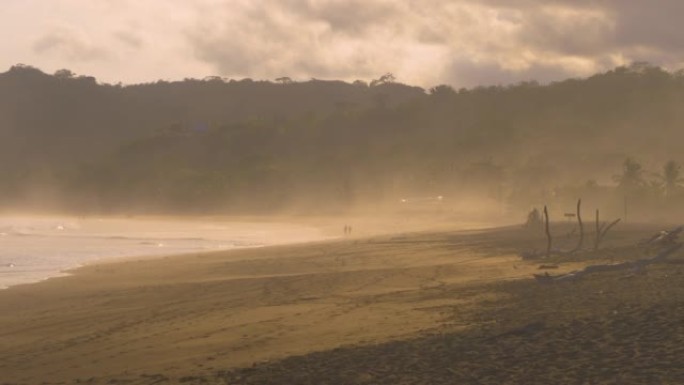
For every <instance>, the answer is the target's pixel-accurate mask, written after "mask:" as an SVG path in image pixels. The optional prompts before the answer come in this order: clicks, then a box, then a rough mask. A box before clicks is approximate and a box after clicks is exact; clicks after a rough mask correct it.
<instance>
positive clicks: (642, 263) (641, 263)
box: [534, 243, 682, 283]
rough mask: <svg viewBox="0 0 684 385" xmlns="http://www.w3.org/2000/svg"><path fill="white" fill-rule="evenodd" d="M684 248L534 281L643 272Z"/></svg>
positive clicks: (567, 279) (545, 275) (568, 279)
mask: <svg viewBox="0 0 684 385" xmlns="http://www.w3.org/2000/svg"><path fill="white" fill-rule="evenodd" d="M681 247H682V244H680V243H678V244H675V245H672V246H670V247H668V248H667V249H665V250H663V251H661V252H660V253H658V254H657V255H656V256H654V257H652V258H646V259H639V260H636V261H629V262H622V263H613V264H607V265H590V266H587V267H585V268H584V269H582V270H575V271H571V272H569V273H566V274H560V275H549V273H544V274H534V279H536V280H537V281H538V282H540V283H557V282H565V281H575V280H578V279H580V278H582V277H584V276H585V275H588V274H592V273H601V272H606V271H619V270H630V269H631V270H641V269H643V268H644V267H646V266H648V265H650V264H653V263H657V262H661V261H663V260H664V259H665V258H667V257H668V256H669V255H670V254H672V253H674V252H675V251H677V250H679V249H680V248H681Z"/></svg>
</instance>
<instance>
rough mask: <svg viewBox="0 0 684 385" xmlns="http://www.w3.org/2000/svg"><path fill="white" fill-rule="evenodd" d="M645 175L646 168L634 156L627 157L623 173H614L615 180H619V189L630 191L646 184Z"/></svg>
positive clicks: (623, 165) (623, 164)
mask: <svg viewBox="0 0 684 385" xmlns="http://www.w3.org/2000/svg"><path fill="white" fill-rule="evenodd" d="M643 175H644V170H643V167H642V166H641V163H639V162H637V161H636V160H634V159H632V158H627V159H625V161H624V163H622V174H620V175H614V176H613V180H615V181H616V182H617V184H618V188H619V189H621V190H623V191H626V192H629V191H634V190H636V189H638V188H640V187H642V186H643V185H644V176H643Z"/></svg>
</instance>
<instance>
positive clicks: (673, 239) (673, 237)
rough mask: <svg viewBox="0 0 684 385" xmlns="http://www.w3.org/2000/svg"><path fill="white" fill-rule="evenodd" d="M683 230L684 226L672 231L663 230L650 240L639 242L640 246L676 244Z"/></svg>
mask: <svg viewBox="0 0 684 385" xmlns="http://www.w3.org/2000/svg"><path fill="white" fill-rule="evenodd" d="M683 230H684V226H679V227H675V228H674V229H672V230H663V231H661V232H659V233H657V234H655V235H653V236H652V237H651V238H649V239H647V240H645V241H644V242H641V245H642V246H653V245H657V246H667V245H672V244H675V243H677V241H678V238H679V234H680V233H681V232H682V231H683Z"/></svg>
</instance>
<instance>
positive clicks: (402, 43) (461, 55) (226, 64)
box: [187, 0, 684, 86]
mask: <svg viewBox="0 0 684 385" xmlns="http://www.w3.org/2000/svg"><path fill="white" fill-rule="evenodd" d="M683 11H684V3H681V2H679V1H675V0H663V1H661V2H659V3H658V5H654V4H653V3H649V2H643V1H639V0H624V1H618V0H613V1H605V2H593V1H588V0H579V1H570V0H559V1H554V2H549V1H541V0H510V1H508V0H507V1H503V0H457V1H453V0H424V1H417V0H404V1H391V2H390V1H386V0H365V1H360V0H353V1H341V0H283V1H275V0H253V1H250V2H247V1H242V2H240V1H236V2H230V3H227V4H219V5H218V6H215V7H214V8H213V11H212V14H211V15H204V16H205V17H203V18H202V19H201V22H198V23H197V25H196V26H195V27H194V28H192V29H191V30H189V31H188V34H187V36H188V38H189V41H190V44H191V45H192V46H193V47H194V52H195V55H196V57H197V58H198V59H199V60H201V61H203V62H206V63H208V64H210V65H213V66H214V67H215V68H216V69H217V71H219V72H220V73H221V74H222V75H225V76H252V77H260V78H273V77H277V76H282V75H288V76H293V77H303V78H306V77H335V78H343V79H352V78H355V77H361V78H364V77H365V78H369V77H373V76H376V75H379V74H382V73H384V72H387V71H390V72H394V73H395V75H397V77H398V78H399V80H401V81H408V82H414V83H418V84H421V85H424V86H430V85H431V84H432V85H433V84H436V83H440V82H455V85H457V86H462V85H474V84H479V83H483V84H496V83H504V84H505V83H511V82H516V81H519V80H527V79H533V78H534V79H538V80H541V81H551V80H558V79H560V78H563V77H572V76H586V75H590V74H592V73H594V72H596V71H601V70H606V69H610V68H612V67H615V66H618V65H623V64H627V63H629V62H630V61H634V60H649V61H652V62H654V63H655V64H661V65H664V66H677V65H679V62H680V61H681V60H682V59H681V57H682V54H683V53H684V49H683V48H682V47H680V46H679V45H678V43H679V42H680V41H682V39H683V38H684V30H681V29H680V28H677V25H678V23H677V20H676V18H677V17H678V16H677V15H681V14H682V13H683Z"/></svg>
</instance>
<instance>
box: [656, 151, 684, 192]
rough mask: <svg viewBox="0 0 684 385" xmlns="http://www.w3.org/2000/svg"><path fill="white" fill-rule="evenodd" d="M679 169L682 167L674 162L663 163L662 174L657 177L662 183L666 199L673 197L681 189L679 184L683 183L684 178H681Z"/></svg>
mask: <svg viewBox="0 0 684 385" xmlns="http://www.w3.org/2000/svg"><path fill="white" fill-rule="evenodd" d="M681 168H682V166H681V165H680V164H679V163H677V162H675V161H674V160H671V161H669V162H667V163H665V165H664V166H663V173H662V175H659V179H660V181H661V182H662V185H663V192H664V193H665V197H666V198H669V197H671V196H673V195H674V194H675V193H676V192H677V190H679V188H680V187H681V183H682V182H684V178H682V177H681Z"/></svg>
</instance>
